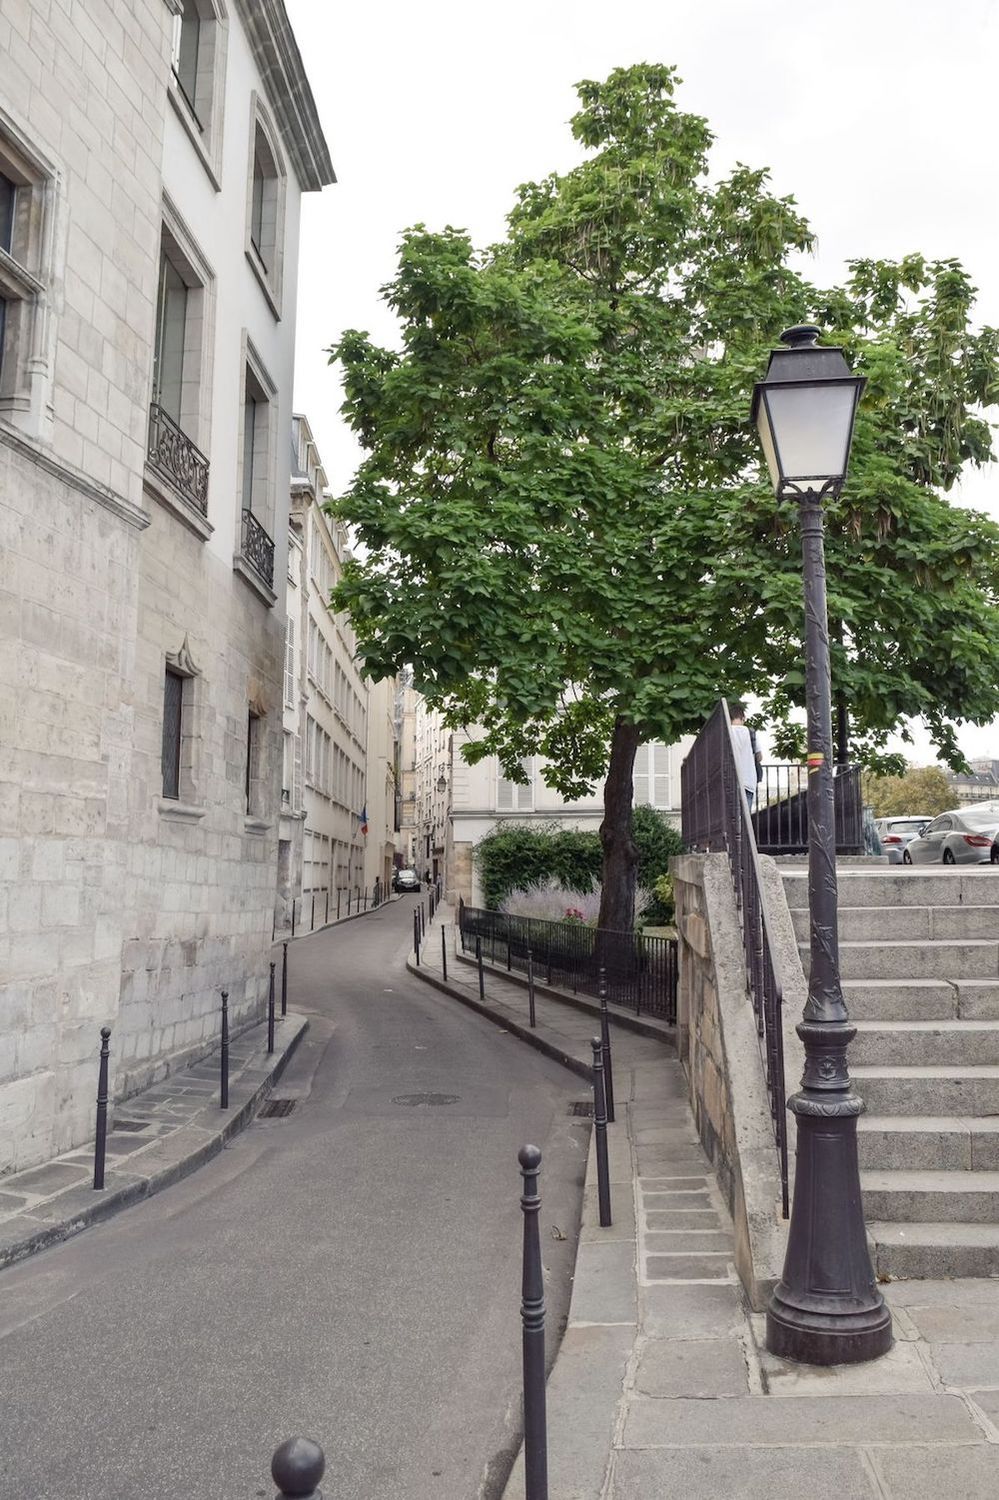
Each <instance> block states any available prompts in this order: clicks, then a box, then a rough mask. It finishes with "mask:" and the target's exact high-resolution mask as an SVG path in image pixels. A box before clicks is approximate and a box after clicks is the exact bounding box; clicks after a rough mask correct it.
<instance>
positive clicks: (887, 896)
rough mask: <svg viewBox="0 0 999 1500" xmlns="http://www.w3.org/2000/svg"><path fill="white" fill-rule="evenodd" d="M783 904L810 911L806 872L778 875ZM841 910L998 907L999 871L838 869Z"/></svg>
mask: <svg viewBox="0 0 999 1500" xmlns="http://www.w3.org/2000/svg"><path fill="white" fill-rule="evenodd" d="M781 873H782V876H783V881H784V891H785V894H786V896H787V904H788V906H789V907H790V908H791V910H792V911H795V910H805V909H807V907H808V872H807V869H806V868H805V867H804V864H803V866H802V869H800V870H793V871H790V870H782V872H781ZM836 875H837V883H838V886H839V904H840V906H841V907H856V906H880V907H895V906H932V907H945V906H950V907H954V906H999V866H996V865H975V866H965V867H963V868H948V869H944V868H943V867H942V866H940V867H938V868H936V869H926V868H920V867H918V866H903V865H885V866H882V867H881V868H880V869H879V870H871V871H869V872H868V871H863V870H858V869H856V868H855V867H851V868H842V867H840V866H837V869H836Z"/></svg>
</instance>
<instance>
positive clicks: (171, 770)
mask: <svg viewBox="0 0 999 1500" xmlns="http://www.w3.org/2000/svg"><path fill="white" fill-rule="evenodd" d="M183 718H184V679H183V677H182V676H181V674H180V673H179V672H174V671H173V670H172V668H170V667H167V669H166V678H165V681H164V685H163V795H164V797H172V798H173V799H174V800H175V801H176V800H178V799H179V797H180V741H181V731H182V725H183Z"/></svg>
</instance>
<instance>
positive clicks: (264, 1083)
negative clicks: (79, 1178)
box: [0, 1016, 309, 1269]
mask: <svg viewBox="0 0 999 1500" xmlns="http://www.w3.org/2000/svg"><path fill="white" fill-rule="evenodd" d="M287 1019H288V1020H291V1019H293V1018H292V1017H291V1016H289V1017H287ZM294 1019H296V1020H297V1021H298V1022H299V1026H298V1030H297V1031H296V1032H295V1034H294V1036H292V1037H291V1038H290V1039H289V1041H288V1045H287V1047H286V1048H285V1050H284V1052H283V1053H282V1054H281V1055H280V1057H277V1056H276V1057H275V1062H274V1066H273V1067H272V1068H271V1069H270V1071H269V1072H268V1073H266V1074H265V1075H264V1076H263V1077H262V1078H261V1079H260V1081H259V1083H258V1084H257V1085H256V1087H255V1088H254V1089H253V1092H252V1093H251V1094H250V1095H249V1097H248V1098H247V1099H245V1100H244V1101H243V1103H242V1104H241V1105H240V1107H239V1109H238V1110H236V1111H234V1112H233V1113H231V1114H229V1115H228V1116H227V1117H226V1119H225V1122H224V1123H223V1125H222V1127H221V1129H220V1130H219V1131H218V1132H217V1133H216V1134H215V1135H214V1136H213V1137H212V1139H211V1140H210V1141H204V1142H203V1143H202V1144H201V1145H200V1146H197V1147H196V1148H195V1149H194V1150H193V1151H191V1152H190V1153H189V1154H188V1155H187V1156H185V1157H183V1158H181V1160H180V1161H175V1162H170V1163H169V1164H168V1165H167V1166H164V1167H161V1168H160V1169H159V1170H158V1171H154V1172H153V1173H152V1175H151V1176H150V1177H145V1178H143V1177H139V1178H137V1179H136V1180H134V1181H132V1182H127V1183H124V1184H123V1185H122V1186H121V1187H118V1188H110V1189H107V1190H106V1191H102V1192H100V1193H96V1192H95V1193H94V1202H93V1204H92V1205H90V1206H88V1207H87V1208H85V1209H81V1210H78V1211H77V1212H76V1213H74V1214H70V1215H69V1216H68V1217H67V1218H65V1219H58V1220H56V1221H55V1222H54V1223H52V1224H49V1225H47V1226H46V1227H45V1228H44V1229H39V1230H37V1231H36V1232H35V1233H34V1234H29V1235H27V1236H26V1237H25V1238H24V1239H23V1240H18V1241H14V1242H13V1243H11V1244H8V1245H4V1246H0V1269H3V1268H4V1267H6V1266H12V1265H16V1264H17V1262H18V1261H22V1260H27V1259H28V1257H29V1256H31V1255H37V1254H38V1252H39V1251H41V1250H47V1249H49V1248H50V1247H51V1246H52V1245H58V1244H60V1243H61V1242H62V1241H63V1240H68V1239H71V1238H72V1237H73V1236H74V1235H77V1234H80V1233H81V1232H82V1231H83V1230H84V1229H87V1228H89V1226H90V1225H91V1224H99V1223H101V1222H102V1221H103V1220H105V1219H109V1218H111V1217H113V1215H115V1214H117V1213H120V1212H121V1210H122V1209H125V1208H130V1207H131V1205H132V1204H133V1203H138V1202H140V1201H141V1200H142V1199H143V1198H151V1197H152V1196H153V1194H154V1193H159V1192H162V1191H163V1189H164V1188H168V1187H172V1186H173V1184H174V1183H175V1182H180V1181H181V1179H182V1178H184V1177H188V1176H190V1174H191V1173H192V1172H195V1171H197V1169H198V1168H199V1167H202V1166H204V1165H205V1163H206V1162H208V1161H211V1159H212V1157H213V1156H217V1155H218V1154H219V1152H220V1151H221V1150H222V1149H223V1147H224V1146H225V1145H226V1143H227V1142H228V1141H229V1140H231V1139H232V1137H233V1136H234V1135H237V1134H238V1133H239V1132H240V1131H241V1130H243V1129H244V1128H245V1127H246V1126H247V1125H248V1124H249V1123H250V1121H251V1120H252V1119H253V1117H254V1115H255V1114H256V1112H257V1107H258V1105H259V1104H260V1103H261V1102H262V1099H263V1097H264V1095H265V1094H266V1093H267V1092H269V1090H270V1089H271V1088H272V1087H273V1085H274V1084H275V1083H277V1081H278V1079H279V1078H280V1077H281V1074H282V1073H283V1072H284V1070H285V1067H286V1066H287V1064H288V1061H289V1059H290V1058H291V1057H292V1055H293V1053H294V1051H295V1049H296V1047H297V1046H298V1044H299V1042H300V1041H301V1040H302V1037H303V1036H304V1035H305V1033H306V1031H307V1030H308V1029H309V1023H308V1021H307V1020H306V1018H305V1017H304V1016H300V1017H295V1018H294ZM236 1087H238V1084H237V1085H236ZM178 1134H179V1132H178Z"/></svg>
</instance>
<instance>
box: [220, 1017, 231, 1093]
mask: <svg viewBox="0 0 999 1500" xmlns="http://www.w3.org/2000/svg"><path fill="white" fill-rule="evenodd" d="M228 1108H229V991H228V990H223V991H222V1050H221V1052H220V1053H219V1109H228Z"/></svg>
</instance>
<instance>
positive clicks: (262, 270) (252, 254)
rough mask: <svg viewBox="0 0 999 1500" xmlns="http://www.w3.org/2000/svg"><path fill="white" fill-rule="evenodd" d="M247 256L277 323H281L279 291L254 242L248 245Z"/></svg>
mask: <svg viewBox="0 0 999 1500" xmlns="http://www.w3.org/2000/svg"><path fill="white" fill-rule="evenodd" d="M246 258H247V260H248V261H249V262H250V269H251V270H252V272H253V274H254V276H255V277H256V278H257V281H258V282H259V283H260V290H261V291H262V292H263V294H264V300H265V302H266V303H267V306H268V307H269V308H270V310H271V312H272V313H273V314H274V321H275V322H276V323H280V321H281V306H280V303H279V302H278V299H277V293H276V292H275V290H274V287H273V286H272V285H271V281H270V277H269V276H268V274H267V267H266V266H265V265H264V263H263V261H262V260H261V258H260V254H259V251H258V250H257V247H256V245H254V244H253V243H252V242H251V243H250V245H249V246H248V247H247V251H246Z"/></svg>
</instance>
